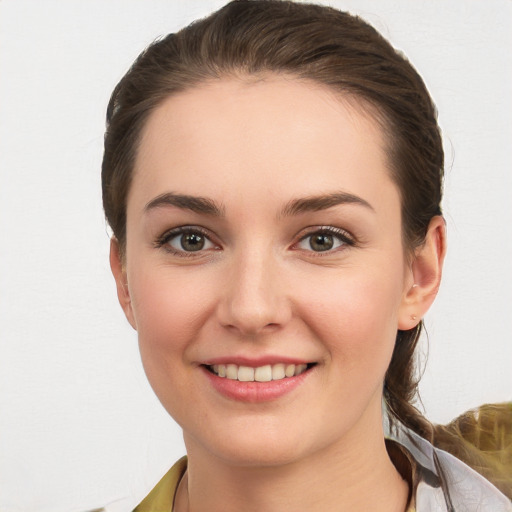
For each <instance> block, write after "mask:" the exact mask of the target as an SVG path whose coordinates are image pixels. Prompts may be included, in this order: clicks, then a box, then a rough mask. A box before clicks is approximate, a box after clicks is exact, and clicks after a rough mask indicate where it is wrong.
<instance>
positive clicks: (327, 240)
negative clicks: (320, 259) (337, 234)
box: [309, 235, 334, 251]
mask: <svg viewBox="0 0 512 512" xmlns="http://www.w3.org/2000/svg"><path fill="white" fill-rule="evenodd" d="M309 245H310V246H311V249H313V250H314V251H328V250H329V249H332V246H333V245H334V241H333V239H332V235H315V236H313V237H312V238H311V241H310V242H309Z"/></svg>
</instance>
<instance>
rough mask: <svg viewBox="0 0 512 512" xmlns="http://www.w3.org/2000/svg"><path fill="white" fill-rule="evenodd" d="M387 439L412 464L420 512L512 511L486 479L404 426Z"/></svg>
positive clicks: (413, 481) (415, 492) (414, 487)
mask: <svg viewBox="0 0 512 512" xmlns="http://www.w3.org/2000/svg"><path fill="white" fill-rule="evenodd" d="M387 438H388V439H391V440H393V441H395V442H397V443H399V444H400V446H401V449H402V451H403V452H404V454H406V456H407V457H408V458H409V460H410V461H411V468H412V472H413V474H412V487H413V488H412V491H413V496H414V506H415V507H416V508H415V510H416V512H431V511H435V512H512V503H511V501H510V500H509V499H508V498H507V497H506V496H505V495H504V494H502V493H501V492H500V491H499V490H498V489H496V487H494V486H493V485H492V484H491V483H490V482H489V481H488V480H486V479H485V478H484V477H483V476H481V475H479V474H478V473H477V472H476V471H474V470H472V469H471V468H470V467H469V466H466V464H464V463H463V462H461V461H460V460H459V459H457V458H456V457H454V456H453V455H450V454H449V453H447V452H445V451H443V450H440V449H438V448H434V447H433V446H432V445H431V444H430V443H429V442H428V441H426V440H425V439H423V438H422V437H420V436H418V435H417V434H416V433H414V432H413V431H412V430H409V429H408V428H406V427H405V426H403V425H398V426H397V427H396V428H394V429H393V431H392V432H389V431H388V432H387Z"/></svg>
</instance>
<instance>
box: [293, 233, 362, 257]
mask: <svg viewBox="0 0 512 512" xmlns="http://www.w3.org/2000/svg"><path fill="white" fill-rule="evenodd" d="M308 230H309V232H308V233H307V234H305V235H303V236H301V237H300V239H299V241H298V242H297V243H295V244H294V245H293V247H297V246H298V245H299V244H300V243H301V242H303V241H305V240H307V239H308V238H312V237H313V236H318V235H329V236H332V237H333V238H337V239H338V241H340V242H341V244H340V246H338V247H336V248H334V249H328V250H325V251H313V250H308V251H307V252H310V253H311V255H313V256H314V257H315V258H316V257H322V256H328V255H330V254H333V253H335V252H338V251H340V250H343V249H345V248H346V247H353V246H355V245H356V240H355V239H354V238H353V236H351V235H350V234H349V233H348V232H347V231H345V230H344V229H340V228H336V227H334V226H315V227H311V228H308ZM310 244H311V242H310ZM299 250H300V249H299Z"/></svg>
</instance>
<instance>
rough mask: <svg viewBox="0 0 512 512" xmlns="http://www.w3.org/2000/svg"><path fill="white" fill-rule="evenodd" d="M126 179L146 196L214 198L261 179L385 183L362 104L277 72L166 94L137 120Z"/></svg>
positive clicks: (375, 132)
mask: <svg viewBox="0 0 512 512" xmlns="http://www.w3.org/2000/svg"><path fill="white" fill-rule="evenodd" d="M134 181H137V183H138V188H139V189H140V188H143V189H147V194H148V195H151V194H153V195H156V193H161V192H162V190H157V189H158V188H159V187H160V188H162V187H167V188H170V189H171V190H173V191H176V188H179V192H180V193H189V194H197V193H198V191H199V192H200V193H201V194H202V195H208V196H212V197H215V196H216V195H218V194H225V193H226V192H227V191H228V192H229V190H232V191H234V190H238V191H239V190H241V189H242V188H241V187H243V189H244V194H246V195H247V196H249V195H250V192H251V191H253V190H256V189H261V188H262V186H266V188H267V191H268V192H269V193H271V194H272V195H276V194H277V193H278V192H283V193H288V194H297V195H302V196H304V195H308V194H314V193H317V192H319V193H321V192H325V191H326V190H332V189H348V190H349V191H350V192H352V193H360V192H361V191H360V190H359V189H361V188H363V189H364V188H365V186H366V187H367V185H368V184H372V183H373V184H374V185H375V187H374V188H375V192H376V193H378V187H379V185H382V183H383V182H389V183H388V185H389V184H390V178H389V173H388V171H387V157H386V151H385V140H384V135H383V130H382V129H381V127H380V125H379V123H378V122H377V121H376V119H375V118H373V117H372V115H371V109H370V108H368V105H366V104H364V103H362V102H361V101H358V100H357V99H355V98H353V97H349V96H344V95H340V94H339V93H335V92H333V91H331V90H330V89H329V88H327V87H326V86H322V85H320V84H317V83H313V82H311V81H304V80H298V79H296V78H290V77H280V76H266V77H262V78H260V79H254V78H253V79H251V80H250V81H248V80H243V79H240V78H224V79H221V80H217V81H211V82H207V83H205V84H201V85H200V86H197V87H194V88H191V89H189V90H187V91H184V92H181V93H178V94H176V95H173V96H170V97H169V98H168V99H166V100H165V101H164V102H163V103H162V104H161V105H160V106H159V107H157V108H156V109H155V110H154V112H152V114H151V115H150V116H149V118H148V121H147V123H146V125H145V127H144V130H143V132H142V137H141V142H140V145H139V150H138V155H137V160H136V165H135V176H134ZM237 187H238V188H237ZM150 189H152V190H151V191H150ZM366 192H368V190H367V191H366Z"/></svg>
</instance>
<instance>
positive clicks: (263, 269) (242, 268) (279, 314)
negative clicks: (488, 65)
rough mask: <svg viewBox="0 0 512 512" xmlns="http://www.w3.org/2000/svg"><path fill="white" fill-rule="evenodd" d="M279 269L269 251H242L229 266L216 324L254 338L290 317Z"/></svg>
mask: <svg viewBox="0 0 512 512" xmlns="http://www.w3.org/2000/svg"><path fill="white" fill-rule="evenodd" d="M282 274H283V272H282V271H280V269H279V265H278V263H277V262H276V261H275V257H274V256H273V255H272V254H271V251H269V250H268V249H267V250H261V251H254V250H252V251H246V252H245V251H244V252H241V253H240V254H239V255H237V256H236V257H235V258H234V260H233V261H232V262H230V265H229V274H228V279H227V282H226V283H225V288H224V293H223V294H222V299H221V301H220V302H219V304H218V319H219V322H220V324H221V325H222V326H223V327H224V328H227V329H229V330H231V331H233V332H236V333H237V334H239V335H240V336H244V337H254V336H257V335H260V334H263V333H269V332H272V331H276V330H278V329H280V328H281V327H283V326H284V325H285V324H286V323H287V322H288V321H289V320H290V318H291V315H292V311H291V304H290V302H289V300H288V299H287V297H286V291H285V289H284V283H283V279H282Z"/></svg>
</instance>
